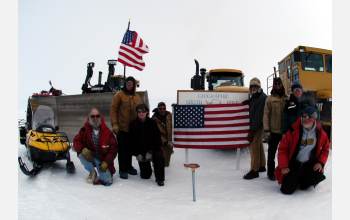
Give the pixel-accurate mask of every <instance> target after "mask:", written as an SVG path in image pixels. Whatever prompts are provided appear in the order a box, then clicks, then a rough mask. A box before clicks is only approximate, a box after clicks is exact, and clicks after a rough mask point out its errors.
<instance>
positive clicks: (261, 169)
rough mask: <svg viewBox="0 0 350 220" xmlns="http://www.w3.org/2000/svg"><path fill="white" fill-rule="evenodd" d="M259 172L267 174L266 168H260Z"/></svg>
mask: <svg viewBox="0 0 350 220" xmlns="http://www.w3.org/2000/svg"><path fill="white" fill-rule="evenodd" d="M258 171H259V173H261V172H265V171H266V168H265V167H260V168H259V170H258Z"/></svg>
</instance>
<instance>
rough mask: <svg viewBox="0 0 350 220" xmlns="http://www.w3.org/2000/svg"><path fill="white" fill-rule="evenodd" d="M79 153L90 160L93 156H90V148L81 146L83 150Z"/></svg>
mask: <svg viewBox="0 0 350 220" xmlns="http://www.w3.org/2000/svg"><path fill="white" fill-rule="evenodd" d="M81 154H82V155H83V157H84V158H85V159H86V160H87V161H90V162H92V160H93V157H92V152H91V150H89V149H87V148H86V147H84V148H83V150H82V151H81Z"/></svg>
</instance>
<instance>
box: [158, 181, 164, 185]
mask: <svg viewBox="0 0 350 220" xmlns="http://www.w3.org/2000/svg"><path fill="white" fill-rule="evenodd" d="M156 182H157V184H158V186H164V181H161V180H157V181H156Z"/></svg>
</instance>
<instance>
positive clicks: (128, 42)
mask: <svg viewBox="0 0 350 220" xmlns="http://www.w3.org/2000/svg"><path fill="white" fill-rule="evenodd" d="M148 51H149V49H148V46H147V45H146V44H145V43H144V42H143V40H142V39H141V38H140V36H139V35H138V34H137V33H136V31H130V30H127V31H126V33H125V35H124V37H123V41H122V43H121V45H120V49H119V57H118V61H119V62H120V63H122V64H124V65H125V66H130V67H134V68H135V69H138V70H140V71H142V70H143V69H144V68H145V62H144V61H143V59H142V56H143V55H144V54H146V53H148Z"/></svg>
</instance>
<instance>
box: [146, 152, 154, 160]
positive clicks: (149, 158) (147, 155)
mask: <svg viewBox="0 0 350 220" xmlns="http://www.w3.org/2000/svg"><path fill="white" fill-rule="evenodd" d="M145 160H146V161H151V160H152V152H147V153H146V156H145Z"/></svg>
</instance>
